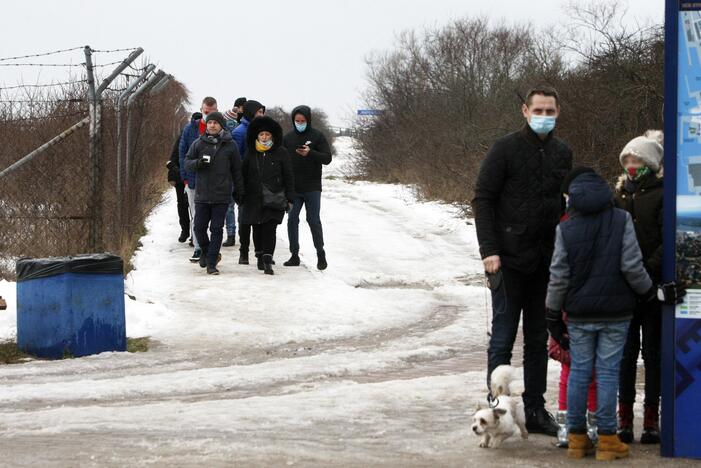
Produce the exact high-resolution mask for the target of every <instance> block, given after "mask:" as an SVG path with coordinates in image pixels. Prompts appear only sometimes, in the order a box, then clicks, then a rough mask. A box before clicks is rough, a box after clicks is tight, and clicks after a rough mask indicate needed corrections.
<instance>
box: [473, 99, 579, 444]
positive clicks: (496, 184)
mask: <svg viewBox="0 0 701 468" xmlns="http://www.w3.org/2000/svg"><path fill="white" fill-rule="evenodd" d="M559 112H560V106H559V101H558V95H557V92H556V91H555V90H554V89H552V88H549V87H540V88H537V89H533V90H531V91H530V92H529V93H528V95H527V97H526V102H525V103H524V105H523V108H522V113H523V116H524V118H525V119H526V121H527V123H526V124H525V125H524V126H523V128H522V129H521V130H519V131H516V132H513V133H511V134H509V135H506V136H505V137H503V138H501V139H499V140H498V141H497V142H496V143H495V144H494V145H493V146H492V148H491V149H490V150H489V152H488V153H487V156H486V157H485V159H484V161H483V163H482V166H481V168H480V171H479V175H478V178H477V184H476V188H475V197H474V199H473V200H472V208H473V210H474V213H475V224H476V227H477V238H478V241H479V245H480V253H481V255H482V259H483V262H484V268H485V271H486V273H487V275H488V278H489V282H490V288H491V290H492V309H493V318H492V333H491V339H490V342H489V350H488V366H487V384H488V387H489V381H490V376H491V373H492V371H493V370H494V369H495V368H496V367H498V366H500V365H502V364H510V363H511V355H512V350H513V345H514V341H515V339H516V334H517V331H518V323H519V319H520V316H521V311H523V337H524V338H523V339H524V347H523V353H524V357H523V360H524V366H523V367H524V371H523V372H524V384H525V392H524V393H523V402H524V406H525V408H526V428H527V429H528V431H529V432H534V433H545V434H548V435H552V436H555V435H557V428H558V426H557V424H556V423H555V421H554V419H553V418H552V416H551V415H550V413H548V412H547V411H546V410H545V399H544V398H543V395H544V393H545V388H546V378H547V366H548V354H547V339H548V333H547V329H546V324H545V295H546V291H547V286H548V277H549V271H548V268H549V266H550V260H551V257H552V252H553V247H554V239H555V228H556V226H557V224H558V222H559V220H560V216H561V215H562V213H563V201H562V196H561V193H560V186H561V184H562V181H563V179H564V177H565V176H566V175H567V173H568V172H569V171H570V169H571V168H572V151H571V150H570V148H569V147H568V146H567V145H566V144H565V143H564V142H563V141H561V140H560V139H559V138H557V137H555V136H554V135H553V129H554V128H555V122H556V119H557V116H558V114H559Z"/></svg>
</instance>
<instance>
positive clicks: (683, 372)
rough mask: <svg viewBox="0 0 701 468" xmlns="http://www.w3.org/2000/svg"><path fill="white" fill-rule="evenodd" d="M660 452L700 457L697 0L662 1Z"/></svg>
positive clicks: (700, 69) (700, 21)
mask: <svg viewBox="0 0 701 468" xmlns="http://www.w3.org/2000/svg"><path fill="white" fill-rule="evenodd" d="M664 129H665V145H664V146H665V158H664V159H665V196H664V215H665V220H664V240H665V246H664V271H663V275H664V279H665V281H672V280H675V279H676V280H677V281H684V282H685V283H687V284H688V285H690V287H689V290H688V295H687V297H686V299H685V301H684V303H683V304H681V305H679V306H677V307H676V310H675V309H674V308H673V307H665V309H666V310H665V311H664V314H663V319H662V321H663V323H662V341H663V342H662V421H661V422H662V428H661V429H662V431H661V435H662V447H661V449H662V455H663V456H668V457H689V458H701V1H699V2H690V1H680V0H666V14H665V126H664Z"/></svg>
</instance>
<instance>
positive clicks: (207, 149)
mask: <svg viewBox="0 0 701 468" xmlns="http://www.w3.org/2000/svg"><path fill="white" fill-rule="evenodd" d="M225 126H226V121H225V119H224V116H223V115H222V114H221V113H219V112H212V113H210V114H209V115H208V116H207V130H206V132H205V134H204V135H202V136H201V137H200V138H199V139H198V140H196V141H195V142H194V143H193V144H192V146H191V147H190V150H189V151H188V153H187V158H186V160H185V168H186V170H187V171H189V172H194V173H196V175H197V189H196V190H195V210H196V214H195V235H196V236H197V240H198V241H199V244H200V248H201V249H202V256H201V257H200V261H199V263H200V266H201V267H203V268H204V267H206V268H207V273H209V274H212V275H217V274H219V270H217V263H218V261H219V258H220V257H219V250H220V248H221V244H222V237H223V234H222V229H223V227H224V217H225V216H226V210H227V208H228V206H229V201H230V200H231V194H232V193H234V192H235V193H236V197H237V198H238V200H239V202H240V201H242V199H243V197H244V196H245V193H246V189H245V188H244V183H243V178H242V175H241V157H240V156H239V150H238V147H237V146H236V144H235V143H234V140H233V139H232V138H231V134H230V133H229V131H228V130H226V129H225V128H224V127H225ZM207 226H209V230H210V232H211V234H212V237H211V239H210V238H209V237H208V236H207Z"/></svg>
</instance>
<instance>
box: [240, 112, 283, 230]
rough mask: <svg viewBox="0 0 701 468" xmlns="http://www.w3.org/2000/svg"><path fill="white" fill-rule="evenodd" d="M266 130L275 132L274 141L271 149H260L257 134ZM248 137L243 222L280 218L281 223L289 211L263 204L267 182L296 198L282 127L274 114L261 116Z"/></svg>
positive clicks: (270, 187) (262, 221) (251, 125)
mask: <svg viewBox="0 0 701 468" xmlns="http://www.w3.org/2000/svg"><path fill="white" fill-rule="evenodd" d="M263 130H266V131H270V133H272V134H273V142H274V144H273V146H272V148H270V150H268V151H266V152H264V153H259V152H258V151H257V150H256V138H257V137H258V134H259V133H260V132H261V131H263ZM246 141H247V149H246V156H245V157H244V161H243V166H242V172H243V180H244V187H245V189H246V197H245V199H244V202H243V209H242V211H241V219H240V223H241V224H263V223H267V222H268V221H276V222H277V223H278V224H280V223H282V219H283V218H284V217H285V212H284V211H282V210H276V209H272V208H268V207H264V206H263V184H265V185H266V187H268V188H269V189H270V190H271V191H273V192H285V197H286V198H287V200H288V201H289V202H290V203H291V202H292V201H293V200H294V198H295V190H294V188H295V182H294V175H293V173H292V163H291V162H290V156H289V154H287V149H285V147H284V146H282V128H281V127H280V124H278V123H277V122H275V121H274V120H273V119H271V118H270V117H257V118H255V119H253V121H252V122H251V123H250V125H249V127H248V132H247V136H246ZM259 169H260V172H259Z"/></svg>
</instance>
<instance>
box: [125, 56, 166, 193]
mask: <svg viewBox="0 0 701 468" xmlns="http://www.w3.org/2000/svg"><path fill="white" fill-rule="evenodd" d="M155 68H156V66H155V65H151V64H149V65H148V66H147V67H146V69H145V70H144V72H143V73H142V74H141V75H140V76H139V77H137V78H136V79H134V81H132V82H131V83H129V85H128V86H127V88H126V89H125V90H124V91H123V92H122V94H120V95H119V99H117V109H116V115H117V200H120V202H121V200H122V107H123V106H124V100H125V99H126V98H127V96H129V94H131V92H132V91H133V90H134V88H136V86H138V85H139V83H141V82H142V81H143V80H145V79H146V76H148V74H149V73H151V72H152V71H153V70H154V69H155Z"/></svg>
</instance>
